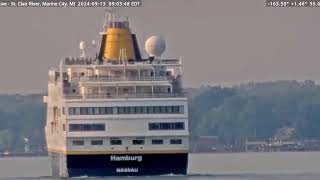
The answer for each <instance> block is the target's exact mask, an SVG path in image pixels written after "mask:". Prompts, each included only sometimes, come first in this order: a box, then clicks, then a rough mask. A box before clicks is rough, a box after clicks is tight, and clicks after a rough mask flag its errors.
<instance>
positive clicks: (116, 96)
mask: <svg viewBox="0 0 320 180" xmlns="http://www.w3.org/2000/svg"><path fill="white" fill-rule="evenodd" d="M179 97H180V98H181V97H185V94H184V93H161V94H160V93H154V94H150V93H148V94H139V93H134V94H126V93H124V94H110V93H101V94H83V95H81V94H79V95H74V94H65V98H66V99H128V98H179Z"/></svg>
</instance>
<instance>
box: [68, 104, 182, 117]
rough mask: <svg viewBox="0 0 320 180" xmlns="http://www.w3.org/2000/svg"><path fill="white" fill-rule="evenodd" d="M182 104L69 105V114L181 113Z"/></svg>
mask: <svg viewBox="0 0 320 180" xmlns="http://www.w3.org/2000/svg"><path fill="white" fill-rule="evenodd" d="M183 113H184V107H183V106H127V107H70V108H69V115H105V114H183Z"/></svg>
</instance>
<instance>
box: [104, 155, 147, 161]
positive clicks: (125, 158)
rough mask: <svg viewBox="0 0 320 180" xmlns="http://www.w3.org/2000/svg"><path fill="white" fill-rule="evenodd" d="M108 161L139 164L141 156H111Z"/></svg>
mask: <svg viewBox="0 0 320 180" xmlns="http://www.w3.org/2000/svg"><path fill="white" fill-rule="evenodd" d="M110 161H138V162H141V161H142V156H129V155H125V156H116V155H112V156H110Z"/></svg>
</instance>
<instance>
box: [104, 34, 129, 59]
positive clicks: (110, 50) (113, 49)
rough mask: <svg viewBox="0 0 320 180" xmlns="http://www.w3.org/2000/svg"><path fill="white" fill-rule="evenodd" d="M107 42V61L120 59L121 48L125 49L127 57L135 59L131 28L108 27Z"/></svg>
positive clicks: (105, 53) (105, 52) (105, 51)
mask: <svg viewBox="0 0 320 180" xmlns="http://www.w3.org/2000/svg"><path fill="white" fill-rule="evenodd" d="M106 33H107V42H106V46H105V50H104V59H106V61H110V60H119V54H120V50H122V49H125V56H126V58H127V59H135V53H134V48H133V41H132V36H131V32H130V29H124V28H108V29H107V31H106Z"/></svg>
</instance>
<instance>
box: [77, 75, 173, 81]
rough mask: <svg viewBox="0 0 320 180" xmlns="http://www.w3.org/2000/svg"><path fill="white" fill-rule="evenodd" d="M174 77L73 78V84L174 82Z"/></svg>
mask: <svg viewBox="0 0 320 180" xmlns="http://www.w3.org/2000/svg"><path fill="white" fill-rule="evenodd" d="M172 80H173V77H166V76H165V77H140V78H139V77H117V78H115V77H73V78H71V81H72V82H117V81H172Z"/></svg>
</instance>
